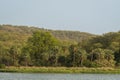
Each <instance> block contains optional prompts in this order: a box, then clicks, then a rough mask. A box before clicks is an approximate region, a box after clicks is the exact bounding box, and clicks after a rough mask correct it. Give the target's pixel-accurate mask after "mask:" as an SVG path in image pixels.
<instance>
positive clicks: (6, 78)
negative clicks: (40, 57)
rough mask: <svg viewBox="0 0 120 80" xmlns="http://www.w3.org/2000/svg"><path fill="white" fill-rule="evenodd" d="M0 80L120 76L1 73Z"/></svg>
mask: <svg viewBox="0 0 120 80" xmlns="http://www.w3.org/2000/svg"><path fill="white" fill-rule="evenodd" d="M0 80H120V74H49V73H47V74H46V73H42V74H39V73H37V74H36V73H33V74H26V73H0Z"/></svg>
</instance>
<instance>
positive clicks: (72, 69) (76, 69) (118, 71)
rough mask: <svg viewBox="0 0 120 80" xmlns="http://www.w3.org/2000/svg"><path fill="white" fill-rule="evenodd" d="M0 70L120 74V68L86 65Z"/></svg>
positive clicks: (5, 69) (5, 70) (7, 69)
mask: <svg viewBox="0 0 120 80" xmlns="http://www.w3.org/2000/svg"><path fill="white" fill-rule="evenodd" d="M0 72H17V73H104V74H107V73H111V74H120V68H109V67H107V68H86V67H69V68H68V67H6V68H4V69H0Z"/></svg>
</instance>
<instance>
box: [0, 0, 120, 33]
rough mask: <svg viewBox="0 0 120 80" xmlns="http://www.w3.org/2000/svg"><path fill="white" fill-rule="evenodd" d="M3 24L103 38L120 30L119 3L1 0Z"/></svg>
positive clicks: (112, 0) (106, 0) (117, 0)
mask: <svg viewBox="0 0 120 80" xmlns="http://www.w3.org/2000/svg"><path fill="white" fill-rule="evenodd" d="M0 24H12V25H28V26H37V27H42V28H47V29H55V30H56V29H59V30H75V31H76V30H77V31H82V32H90V33H95V34H102V33H106V32H110V31H119V30H120V0H0Z"/></svg>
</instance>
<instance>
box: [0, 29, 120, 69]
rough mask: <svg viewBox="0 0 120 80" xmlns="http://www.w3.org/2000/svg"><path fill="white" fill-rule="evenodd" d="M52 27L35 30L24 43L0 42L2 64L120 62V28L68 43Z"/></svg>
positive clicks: (103, 64)
mask: <svg viewBox="0 0 120 80" xmlns="http://www.w3.org/2000/svg"><path fill="white" fill-rule="evenodd" d="M66 42H67V41H62V40H60V39H58V38H56V37H54V36H53V35H52V34H51V33H50V32H49V31H42V30H36V31H33V33H32V36H29V38H28V39H27V41H26V42H25V43H24V44H22V45H18V44H17V45H16V44H14V45H12V46H10V47H9V48H8V47H5V45H3V44H2V42H0V64H4V65H6V66H46V67H49V66H54V67H57V66H60V67H61V66H63V67H115V66H120V32H110V33H106V34H103V35H100V36H94V37H92V38H89V39H86V40H81V41H80V42H76V43H70V44H66Z"/></svg>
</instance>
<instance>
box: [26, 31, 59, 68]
mask: <svg viewBox="0 0 120 80" xmlns="http://www.w3.org/2000/svg"><path fill="white" fill-rule="evenodd" d="M56 44H57V39H55V38H54V37H53V36H52V35H51V34H50V33H49V32H44V31H35V32H34V33H33V35H32V37H31V38H29V39H28V45H27V46H29V52H30V56H31V59H32V61H33V63H34V64H35V65H37V66H43V65H44V63H45V62H44V61H45V60H44V59H45V58H44V55H46V54H45V53H48V52H49V51H50V50H51V49H52V48H53V47H54V46H55V45H56ZM48 54H49V53H48Z"/></svg>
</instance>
